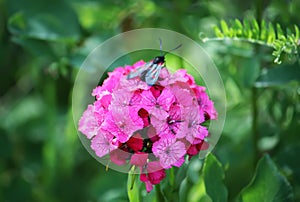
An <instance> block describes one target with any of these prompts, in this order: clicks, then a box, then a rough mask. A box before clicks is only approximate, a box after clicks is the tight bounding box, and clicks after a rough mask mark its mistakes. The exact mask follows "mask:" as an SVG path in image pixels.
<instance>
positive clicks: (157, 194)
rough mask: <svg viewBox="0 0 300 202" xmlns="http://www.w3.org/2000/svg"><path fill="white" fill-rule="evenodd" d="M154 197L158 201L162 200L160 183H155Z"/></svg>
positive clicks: (161, 201) (162, 201)
mask: <svg viewBox="0 0 300 202" xmlns="http://www.w3.org/2000/svg"><path fill="white" fill-rule="evenodd" d="M155 192H156V199H157V201H158V202H164V201H165V199H164V196H163V194H162V192H161V188H160V184H157V185H155Z"/></svg>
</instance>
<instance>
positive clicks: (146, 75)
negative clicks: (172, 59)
mask: <svg viewBox="0 0 300 202" xmlns="http://www.w3.org/2000/svg"><path fill="white" fill-rule="evenodd" d="M159 42H160V50H161V52H162V41H161V39H159ZM181 46H182V44H180V45H178V46H177V47H175V48H173V49H171V50H170V51H168V52H171V51H174V50H176V49H178V48H180V47H181ZM168 52H166V53H165V54H163V53H162V54H161V55H160V56H156V57H155V58H154V59H153V60H152V61H150V62H147V63H146V64H145V65H142V66H141V67H138V68H137V69H135V70H133V71H132V72H130V73H129V74H128V75H127V79H132V78H135V77H138V76H139V77H140V79H141V80H142V81H144V82H146V83H147V84H148V85H149V86H153V85H154V84H155V83H156V81H157V80H158V77H159V74H160V71H161V69H162V68H163V67H165V63H166V61H165V55H166V54H167V53H168Z"/></svg>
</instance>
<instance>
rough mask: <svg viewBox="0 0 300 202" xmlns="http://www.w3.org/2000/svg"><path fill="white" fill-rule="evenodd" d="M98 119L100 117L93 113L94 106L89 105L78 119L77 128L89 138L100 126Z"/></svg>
mask: <svg viewBox="0 0 300 202" xmlns="http://www.w3.org/2000/svg"><path fill="white" fill-rule="evenodd" d="M98 119H101V117H97V115H95V113H94V106H93V105H89V106H88V107H87V109H86V110H85V111H84V113H83V115H82V117H81V118H80V120H79V126H78V130H79V131H80V132H82V133H83V134H84V135H85V136H86V137H87V138H88V139H91V138H92V137H93V136H95V135H96V134H97V131H98V129H99V128H100V124H99V120H98ZM100 122H101V121H100Z"/></svg>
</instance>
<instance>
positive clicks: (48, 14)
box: [8, 0, 80, 42]
mask: <svg viewBox="0 0 300 202" xmlns="http://www.w3.org/2000/svg"><path fill="white" fill-rule="evenodd" d="M8 6H9V11H10V14H11V16H10V18H9V23H8V28H9V31H10V32H11V33H12V34H14V35H16V36H19V37H25V38H34V39H41V40H51V41H65V42H74V41H76V40H78V39H79V35H80V27H79V22H78V19H77V16H76V14H75V12H74V10H73V9H72V7H71V6H70V4H69V3H66V2H65V1H38V0H28V1H18V0H11V1H9V2H8Z"/></svg>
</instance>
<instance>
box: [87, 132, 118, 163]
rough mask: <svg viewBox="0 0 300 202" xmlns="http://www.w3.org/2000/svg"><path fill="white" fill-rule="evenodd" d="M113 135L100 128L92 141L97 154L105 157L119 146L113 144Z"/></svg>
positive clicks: (92, 146)
mask: <svg viewBox="0 0 300 202" xmlns="http://www.w3.org/2000/svg"><path fill="white" fill-rule="evenodd" d="M113 137H114V136H113V135H112V134H110V133H107V132H105V131H102V130H98V132H97V135H96V136H94V137H93V139H92V141H91V148H92V149H93V150H94V151H95V153H96V155H97V156H99V157H103V156H105V155H106V154H108V153H110V152H111V151H113V150H114V149H116V148H117V146H116V145H114V144H113V142H112V140H113Z"/></svg>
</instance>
